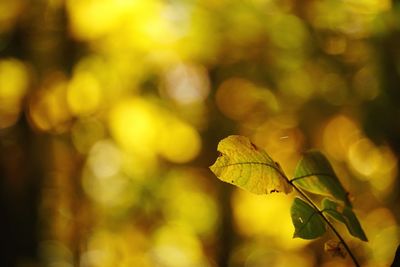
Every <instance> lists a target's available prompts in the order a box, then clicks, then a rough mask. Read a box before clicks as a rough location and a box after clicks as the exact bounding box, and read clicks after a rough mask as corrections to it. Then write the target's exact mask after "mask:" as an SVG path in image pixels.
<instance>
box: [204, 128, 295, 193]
mask: <svg viewBox="0 0 400 267" xmlns="http://www.w3.org/2000/svg"><path fill="white" fill-rule="evenodd" d="M218 151H219V152H220V153H221V155H220V156H219V157H218V158H217V160H216V162H215V163H214V164H213V165H212V166H211V167H210V169H211V171H212V172H213V173H214V174H215V175H216V176H217V177H218V178H219V179H220V180H222V181H224V182H228V183H231V184H234V185H236V186H239V187H241V188H243V189H245V190H248V191H250V192H252V193H255V194H269V193H272V192H284V193H286V194H287V193H290V192H291V191H292V187H291V185H290V184H289V182H288V181H287V179H286V177H285V176H284V174H283V171H282V169H281V168H280V167H279V165H278V164H277V163H276V162H274V161H273V160H272V159H271V157H270V156H269V155H268V154H267V153H266V152H265V151H264V150H261V149H259V148H257V147H256V146H255V145H254V144H252V143H251V142H250V140H249V139H248V138H247V137H244V136H239V135H231V136H228V137H227V138H225V139H223V140H222V141H220V142H219V144H218Z"/></svg>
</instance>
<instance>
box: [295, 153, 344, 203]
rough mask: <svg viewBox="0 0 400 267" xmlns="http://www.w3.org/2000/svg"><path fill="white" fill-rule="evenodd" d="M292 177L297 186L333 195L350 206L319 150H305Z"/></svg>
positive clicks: (326, 160) (321, 193) (312, 191)
mask: <svg viewBox="0 0 400 267" xmlns="http://www.w3.org/2000/svg"><path fill="white" fill-rule="evenodd" d="M294 177H295V178H293V179H292V181H293V183H295V184H296V185H297V186H298V187H300V188H302V189H304V190H306V191H308V192H311V193H314V194H319V195H323V196H330V197H333V198H335V199H337V200H340V201H343V202H344V203H345V204H346V205H348V206H350V207H351V204H350V201H349V199H348V193H347V192H346V190H345V189H344V188H343V186H342V184H341V183H340V181H339V179H338V178H337V176H336V174H335V172H334V170H333V168H332V166H331V164H330V163H329V161H328V159H327V158H326V157H325V156H324V155H323V154H322V153H321V152H319V151H315V150H311V151H308V152H306V153H305V154H304V155H303V158H302V159H301V160H300V161H299V163H298V164H297V167H296V170H295V174H294Z"/></svg>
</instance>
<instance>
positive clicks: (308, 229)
mask: <svg viewBox="0 0 400 267" xmlns="http://www.w3.org/2000/svg"><path fill="white" fill-rule="evenodd" d="M290 213H291V217H292V222H293V225H294V229H295V230H294V235H293V237H300V238H303V239H314V238H317V237H320V236H322V235H323V234H324V233H325V231H326V225H325V222H324V221H323V219H322V218H321V216H320V215H319V214H318V211H316V210H315V209H314V208H313V207H311V206H310V205H309V204H307V203H306V202H305V201H304V200H302V199H300V198H295V199H294V201H293V204H292V207H291V210H290Z"/></svg>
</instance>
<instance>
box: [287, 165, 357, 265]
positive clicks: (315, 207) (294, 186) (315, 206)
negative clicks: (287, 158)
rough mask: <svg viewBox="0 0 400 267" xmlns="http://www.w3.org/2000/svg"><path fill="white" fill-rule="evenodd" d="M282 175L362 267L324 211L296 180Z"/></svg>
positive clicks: (355, 263)
mask: <svg viewBox="0 0 400 267" xmlns="http://www.w3.org/2000/svg"><path fill="white" fill-rule="evenodd" d="M281 175H282V176H283V177H285V179H286V180H287V182H288V183H289V184H290V185H291V186H292V187H293V188H294V189H295V190H296V191H297V193H298V194H299V195H300V196H301V197H303V198H304V199H305V200H306V201H307V202H308V203H309V204H310V205H311V206H312V207H313V208H314V209H315V210H316V211H317V212H318V214H319V215H320V216H321V217H322V219H323V220H324V221H325V222H326V224H327V225H328V226H329V228H331V230H332V231H333V233H334V234H335V235H336V236H337V238H338V239H339V240H340V242H341V243H342V244H343V246H344V248H345V249H346V251H347V252H348V253H349V255H350V257H351V259H352V260H353V262H354V265H355V266H356V267H360V264H359V263H358V261H357V259H356V257H355V256H354V254H353V253H352V252H351V250H350V247H349V246H348V245H347V243H346V241H344V239H343V237H342V236H341V235H340V233H339V232H338V231H337V230H336V228H335V227H334V226H333V225H332V223H331V222H330V221H329V220H328V218H327V217H325V215H324V214H323V211H321V210H320V209H319V208H318V207H317V205H315V204H314V202H313V201H312V200H311V199H310V198H309V197H308V196H307V195H306V194H305V193H304V192H303V191H301V190H300V189H299V188H298V187H297V186H296V185H294V184H293V181H294V180H289V179H288V178H287V177H286V175H284V174H283V173H282V172H281Z"/></svg>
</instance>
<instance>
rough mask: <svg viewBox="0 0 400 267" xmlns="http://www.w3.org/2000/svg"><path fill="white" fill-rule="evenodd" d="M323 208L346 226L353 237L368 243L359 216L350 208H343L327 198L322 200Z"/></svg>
mask: <svg viewBox="0 0 400 267" xmlns="http://www.w3.org/2000/svg"><path fill="white" fill-rule="evenodd" d="M322 208H323V211H324V212H325V213H327V214H328V215H329V216H330V217H332V218H333V219H335V220H337V221H339V222H341V223H343V224H344V225H346V227H347V230H349V233H350V234H351V235H352V236H355V237H357V238H359V239H361V240H363V241H368V239H367V236H366V235H365V233H364V231H363V229H362V227H361V224H360V222H359V221H358V219H357V216H356V215H355V214H354V212H353V210H352V209H351V208H350V207H348V206H341V205H340V204H339V203H336V202H334V201H332V200H330V199H327V198H325V199H324V200H322Z"/></svg>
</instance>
